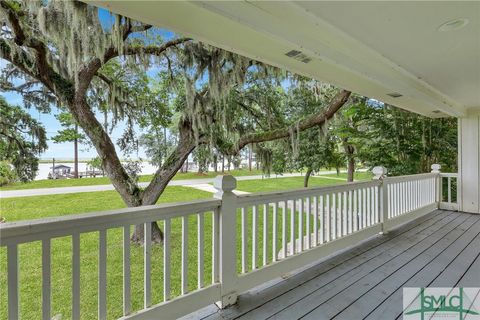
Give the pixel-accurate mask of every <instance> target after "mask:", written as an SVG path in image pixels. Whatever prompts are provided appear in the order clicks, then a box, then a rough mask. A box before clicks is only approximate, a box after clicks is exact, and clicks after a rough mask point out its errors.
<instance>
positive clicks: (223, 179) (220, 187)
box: [213, 175, 237, 196]
mask: <svg viewBox="0 0 480 320" xmlns="http://www.w3.org/2000/svg"><path fill="white" fill-rule="evenodd" d="M213 186H214V187H215V189H217V192H216V193H215V195H219V196H221V195H222V194H223V193H226V192H232V191H233V190H235V188H236V187H237V179H235V178H234V177H233V176H231V175H226V176H216V177H215V179H214V180H213Z"/></svg>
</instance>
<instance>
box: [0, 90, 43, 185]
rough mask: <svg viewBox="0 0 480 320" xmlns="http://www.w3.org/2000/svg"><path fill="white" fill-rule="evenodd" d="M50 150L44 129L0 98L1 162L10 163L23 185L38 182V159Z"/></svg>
mask: <svg viewBox="0 0 480 320" xmlns="http://www.w3.org/2000/svg"><path fill="white" fill-rule="evenodd" d="M46 149H47V137H46V133H45V128H44V127H43V126H42V125H41V124H40V123H39V122H38V121H37V120H35V119H33V118H32V116H30V114H29V113H27V112H26V111H24V110H23V109H22V108H21V107H19V106H12V105H10V104H8V103H7V101H6V100H5V99H4V98H3V97H1V96H0V161H7V162H9V163H11V164H12V165H13V167H14V171H15V173H16V175H17V177H18V179H20V180H21V181H29V180H33V179H34V178H35V175H36V173H37V170H38V155H39V154H40V153H41V152H43V151H45V150H46Z"/></svg>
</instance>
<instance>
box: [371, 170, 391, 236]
mask: <svg viewBox="0 0 480 320" xmlns="http://www.w3.org/2000/svg"><path fill="white" fill-rule="evenodd" d="M372 173H373V180H380V181H381V183H382V184H381V185H380V186H379V189H378V190H379V196H378V212H379V213H380V223H381V225H382V233H383V234H386V233H387V232H388V230H387V227H386V226H385V222H386V221H387V220H388V189H387V188H388V187H387V186H388V184H387V180H385V178H386V176H387V168H385V167H381V166H379V167H374V168H373V169H372Z"/></svg>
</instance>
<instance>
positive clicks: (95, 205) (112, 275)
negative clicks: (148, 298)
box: [0, 174, 367, 320]
mask: <svg viewBox="0 0 480 320" xmlns="http://www.w3.org/2000/svg"><path fill="white" fill-rule="evenodd" d="M331 177H336V175H332V176H331ZM357 178H358V179H366V178H367V175H366V174H360V175H359V176H358V177H357ZM310 181H311V184H310V185H311V186H319V185H331V184H337V183H342V181H340V180H335V179H326V178H321V177H320V178H319V177H312V178H311V180H310ZM302 186H303V177H290V178H272V179H263V180H250V181H238V189H239V190H244V191H249V192H257V191H273V190H285V189H295V188H301V187H302ZM211 197H212V194H210V193H208V192H203V191H199V190H196V189H192V188H188V187H176V186H175V187H168V188H167V189H166V191H165V193H164V194H163V195H162V197H161V199H160V201H159V202H176V201H188V200H194V199H204V198H207V199H208V198H211ZM123 207H125V205H124V204H123V202H122V200H121V199H120V196H119V195H118V194H117V193H116V192H115V191H104V192H91V193H77V194H60V195H50V196H36V197H25V198H7V199H2V200H1V206H0V216H3V217H5V218H6V219H7V221H18V220H27V219H36V218H44V217H52V216H61V215H69V214H76V213H86V212H92V211H102V210H110V209H116V208H123ZM263 210H265V208H264V207H263V206H260V208H259V213H258V221H259V223H258V248H259V249H258V251H259V255H258V264H259V265H261V264H262V260H263V253H262V250H261V248H262V245H263V238H262V232H263V223H262V221H263V214H264V213H263V212H264V211H263ZM289 211H290V210H289ZM280 213H281V210H279V216H278V221H277V229H278V233H279V235H280V234H281V219H280ZM267 214H268V217H269V219H270V221H272V219H273V209H272V208H271V207H267ZM290 214H291V212H288V214H287V230H290ZM237 216H238V221H240V210H239V211H238V212H237ZM204 219H205V228H204V230H205V235H204V237H205V240H204V243H205V245H204V248H205V250H204V255H205V270H204V278H205V283H206V284H209V283H211V269H212V265H211V256H212V252H211V241H212V234H211V230H212V225H211V220H212V217H211V213H205V214H204ZM295 219H296V220H297V225H298V215H296V217H295ZM188 220H189V228H188V233H189V252H188V256H189V265H188V266H189V268H188V287H189V290H194V289H195V288H196V285H197V264H196V259H197V216H196V215H191V216H189V219H188ZM251 220H252V209H251V208H249V209H248V221H249V222H248V224H249V228H248V235H249V241H248V243H249V248H250V249H249V250H251V236H252V230H251ZM303 221H304V223H305V222H306V217H305V216H304V218H303ZM312 225H313V219H312ZM160 227H161V228H162V227H163V222H160ZM240 227H241V225H240V223H237V235H238V239H240V234H241V230H240ZM302 227H303V229H304V230H306V225H305V224H304V225H303V226H302ZM311 228H312V227H311ZM271 232H272V230H271V229H270V230H269V232H268V234H269V237H268V239H267V241H268V243H269V246H271V241H272V237H271ZM287 234H288V235H289V231H288V232H287ZM288 239H289V238H288ZM277 241H278V242H277V248H278V250H280V248H281V237H280V236H279V237H278V239H277ZM107 245H108V246H107V252H108V256H107V282H108V283H107V288H108V292H107V309H108V318H109V319H114V318H118V317H120V316H121V312H122V230H121V229H119V228H116V229H110V230H109V231H108V233H107ZM171 246H172V247H171V249H172V256H171V263H172V265H171V270H172V278H171V285H172V294H173V296H178V295H179V294H180V279H181V277H180V271H181V219H179V218H178V219H173V220H172V235H171ZM237 252H238V253H240V252H241V243H240V241H239V242H238V243H237ZM238 257H240V254H238ZM251 259H252V258H251V251H249V254H248V259H247V260H248V265H249V268H250V267H251ZM267 260H268V261H271V260H272V253H271V252H270V253H269V256H268V259H267ZM19 261H20V303H21V306H20V315H21V318H22V319H37V318H41V305H42V302H41V243H40V242H33V243H27V244H22V245H20V246H19ZM131 261H132V265H131V270H132V281H131V282H132V303H133V309H134V310H138V309H141V308H142V306H143V248H142V247H140V246H132V248H131ZM240 264H241V261H240V259H238V264H237V270H240V268H241V265H240ZM97 267H98V233H97V232H91V233H85V234H82V235H81V314H82V319H91V318H96V314H97V299H98V296H97ZM6 269H7V267H6V248H4V247H1V248H0V319H2V320H3V319H6V318H7V311H6V310H7V299H6V290H7V273H6ZM70 270H71V238H70V237H63V238H56V239H53V240H52V316H53V315H56V314H62V318H63V319H68V318H69V317H71V271H70ZM161 301H163V247H162V246H159V245H154V246H153V248H152V302H153V303H154V304H156V303H159V302H161Z"/></svg>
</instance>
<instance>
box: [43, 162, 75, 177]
mask: <svg viewBox="0 0 480 320" xmlns="http://www.w3.org/2000/svg"><path fill="white" fill-rule="evenodd" d="M50 169H52V171H50V172H49V173H48V178H49V179H62V178H66V177H68V176H69V175H70V171H71V170H72V168H71V167H69V166H66V165H63V164H59V165H56V166H54V167H50Z"/></svg>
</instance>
